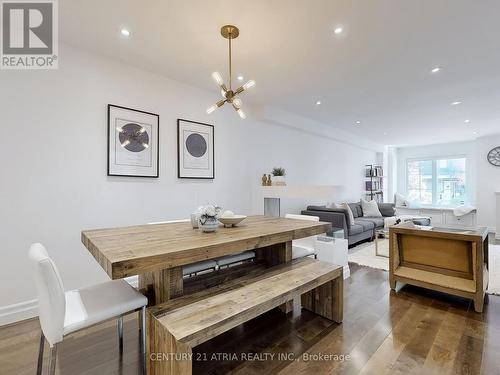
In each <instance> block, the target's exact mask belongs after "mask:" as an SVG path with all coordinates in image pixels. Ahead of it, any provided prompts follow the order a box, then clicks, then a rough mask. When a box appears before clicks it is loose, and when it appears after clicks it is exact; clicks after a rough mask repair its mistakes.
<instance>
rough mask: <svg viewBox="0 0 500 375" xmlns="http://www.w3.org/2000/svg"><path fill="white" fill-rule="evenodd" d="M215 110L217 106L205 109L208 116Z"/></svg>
mask: <svg viewBox="0 0 500 375" xmlns="http://www.w3.org/2000/svg"><path fill="white" fill-rule="evenodd" d="M216 109H217V106H216V105H215V104H214V105H213V106H211V107H210V108H208V109H207V113H208V114H210V113H212V112H213V111H215V110H216Z"/></svg>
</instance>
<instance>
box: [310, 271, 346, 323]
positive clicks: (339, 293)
mask: <svg viewBox="0 0 500 375" xmlns="http://www.w3.org/2000/svg"><path fill="white" fill-rule="evenodd" d="M301 300H302V308H304V309H306V310H309V311H312V312H313V313H315V314H318V315H320V316H322V317H324V318H327V319H330V320H333V321H334V322H337V323H342V319H343V311H344V277H343V276H342V275H340V277H337V278H336V279H335V280H332V281H329V282H327V283H325V284H323V285H320V286H319V287H317V288H316V289H313V290H311V291H309V292H307V293H304V294H303V295H302V296H301Z"/></svg>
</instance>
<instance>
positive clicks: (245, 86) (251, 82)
mask: <svg viewBox="0 0 500 375" xmlns="http://www.w3.org/2000/svg"><path fill="white" fill-rule="evenodd" d="M254 86H255V81H254V80H253V79H251V80H250V81H248V82H247V83H245V84H244V85H243V89H245V90H248V89H250V88H252V87H254Z"/></svg>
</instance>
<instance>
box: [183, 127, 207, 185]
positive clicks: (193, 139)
mask: <svg viewBox="0 0 500 375" xmlns="http://www.w3.org/2000/svg"><path fill="white" fill-rule="evenodd" d="M214 155H215V153H214V126H213V125H209V124H203V123H201V122H195V121H189V120H183V119H178V120H177V177H179V178H201V179H214V178H215V160H214Z"/></svg>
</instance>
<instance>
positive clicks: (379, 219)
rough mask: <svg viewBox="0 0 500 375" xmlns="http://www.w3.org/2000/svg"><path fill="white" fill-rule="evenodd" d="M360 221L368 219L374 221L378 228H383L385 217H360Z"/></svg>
mask: <svg viewBox="0 0 500 375" xmlns="http://www.w3.org/2000/svg"><path fill="white" fill-rule="evenodd" d="M357 220H359V221H368V222H370V223H372V224H373V225H374V226H375V227H376V228H383V227H384V218H383V217H368V216H364V217H360V218H359V219H357Z"/></svg>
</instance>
